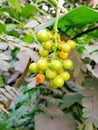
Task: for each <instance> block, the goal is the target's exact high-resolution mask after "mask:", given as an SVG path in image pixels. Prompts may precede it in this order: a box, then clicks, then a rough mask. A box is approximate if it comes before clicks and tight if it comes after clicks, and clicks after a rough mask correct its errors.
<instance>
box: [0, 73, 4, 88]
mask: <svg viewBox="0 0 98 130" xmlns="http://www.w3.org/2000/svg"><path fill="white" fill-rule="evenodd" d="M1 86H4V81H3V78H2V76H1V74H0V87H1Z"/></svg>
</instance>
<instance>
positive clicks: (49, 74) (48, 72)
mask: <svg viewBox="0 0 98 130" xmlns="http://www.w3.org/2000/svg"><path fill="white" fill-rule="evenodd" d="M56 75H57V73H56V71H55V70H51V69H48V70H46V77H47V78H49V79H52V78H55V77H56Z"/></svg>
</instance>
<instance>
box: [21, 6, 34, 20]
mask: <svg viewBox="0 0 98 130" xmlns="http://www.w3.org/2000/svg"><path fill="white" fill-rule="evenodd" d="M35 10H36V8H35V7H34V6H33V5H29V4H28V5H26V6H25V7H24V8H23V9H22V12H21V17H23V18H28V17H29V16H31V15H32V14H33V13H35Z"/></svg>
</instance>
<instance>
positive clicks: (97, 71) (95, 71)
mask: <svg viewBox="0 0 98 130" xmlns="http://www.w3.org/2000/svg"><path fill="white" fill-rule="evenodd" d="M87 69H88V70H89V71H90V72H91V73H92V74H93V75H94V76H95V77H96V78H98V64H96V65H95V66H94V69H93V68H92V66H91V65H89V64H88V65H87Z"/></svg>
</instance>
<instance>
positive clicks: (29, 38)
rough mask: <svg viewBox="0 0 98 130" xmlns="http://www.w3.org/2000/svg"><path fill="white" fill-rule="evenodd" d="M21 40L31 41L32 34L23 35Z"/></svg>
mask: <svg viewBox="0 0 98 130" xmlns="http://www.w3.org/2000/svg"><path fill="white" fill-rule="evenodd" d="M22 40H23V41H24V42H27V43H31V42H32V41H33V35H32V34H27V35H25V36H24V37H23V38H22Z"/></svg>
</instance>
